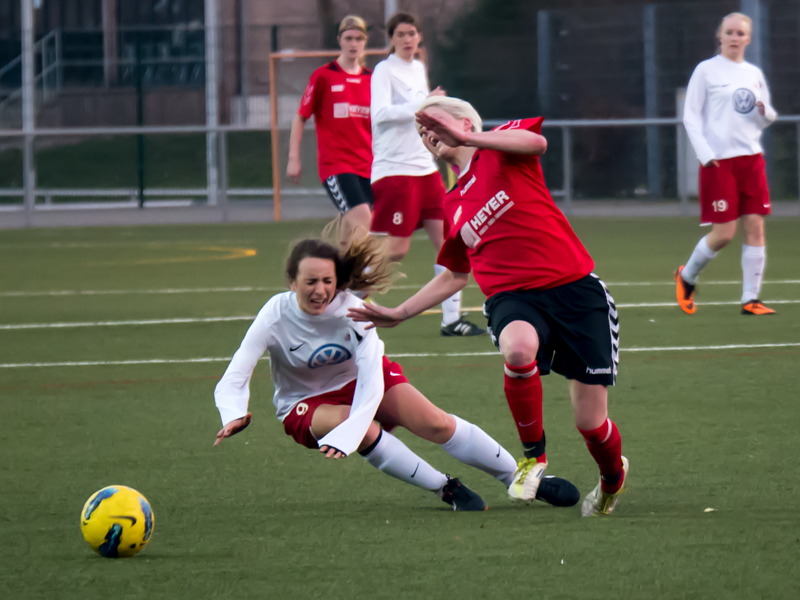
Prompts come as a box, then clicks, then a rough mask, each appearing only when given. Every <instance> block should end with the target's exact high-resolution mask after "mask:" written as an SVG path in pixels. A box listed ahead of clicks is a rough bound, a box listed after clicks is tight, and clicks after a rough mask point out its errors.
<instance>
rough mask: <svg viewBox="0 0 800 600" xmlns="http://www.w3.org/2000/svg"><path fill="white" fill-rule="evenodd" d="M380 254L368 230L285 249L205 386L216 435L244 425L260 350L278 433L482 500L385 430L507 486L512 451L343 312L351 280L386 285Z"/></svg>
mask: <svg viewBox="0 0 800 600" xmlns="http://www.w3.org/2000/svg"><path fill="white" fill-rule="evenodd" d="M388 264H389V261H388V260H387V259H386V257H385V255H384V254H383V253H382V245H381V243H380V242H379V241H377V240H376V239H375V238H366V239H364V240H362V241H353V242H352V243H351V245H350V247H349V249H348V250H347V251H346V252H345V254H344V255H340V253H339V251H338V250H337V249H336V247H335V246H333V245H332V244H328V243H326V242H323V241H320V240H314V239H310V240H303V241H301V242H299V243H298V244H297V245H296V246H295V247H294V248H293V250H292V252H291V254H290V256H289V259H288V261H287V267H286V278H287V280H288V283H289V286H290V288H291V291H288V292H284V293H282V294H278V295H276V296H273V297H272V298H271V299H270V300H269V302H267V303H266V304H265V305H264V307H263V308H262V309H261V311H260V312H259V313H258V316H257V317H256V319H255V321H254V322H253V324H252V325H251V326H250V329H249V330H248V332H247V335H245V338H244V340H243V341H242V344H241V346H240V347H239V350H237V352H236V354H235V355H234V356H233V359H232V360H231V363H230V365H229V366H228V368H227V370H226V371H225V374H224V375H223V377H222V380H221V381H220V382H219V384H218V385H217V387H216V390H215V392H214V396H215V399H216V404H217V408H218V409H219V412H220V416H221V418H222V424H223V428H222V429H221V430H220V431H219V433H218V434H217V440H216V442H215V445H217V444H219V443H220V442H221V441H222V440H223V439H224V438H226V437H229V436H231V435H234V434H236V433H238V432H240V431H242V430H243V429H244V428H245V427H247V426H248V425H249V424H250V420H251V414H250V413H249V412H248V410H247V408H248V402H249V399H250V378H251V377H252V374H253V370H254V369H255V366H256V364H257V362H258V360H259V359H260V358H261V356H262V355H263V354H264V352H269V357H270V366H271V370H272V380H273V383H274V385H275V395H274V398H273V403H274V404H275V407H276V408H277V416H278V418H279V419H280V420H281V421H282V422H283V427H284V430H285V432H286V433H287V434H288V435H291V436H292V437H293V438H294V440H295V441H296V442H298V443H299V444H302V445H304V446H306V447H308V448H312V449H319V450H320V451H321V452H322V453H323V454H324V455H325V457H327V458H334V459H336V458H344V457H346V456H348V455H349V454H351V453H352V452H354V451H356V450H357V451H358V452H359V454H361V455H362V456H363V457H364V459H365V460H366V461H367V462H368V463H369V464H371V465H372V466H374V467H376V468H377V469H379V470H381V471H383V472H384V473H386V474H387V475H391V476H392V477H395V478H397V479H400V480H401V481H405V482H407V483H410V484H412V485H415V486H417V487H420V488H423V489H426V490H429V491H431V492H434V493H436V494H437V495H438V496H439V497H440V498H441V499H442V500H443V501H445V502H447V503H448V504H450V505H452V507H453V509H454V510H462V511H476V510H485V509H486V505H485V503H484V502H483V500H482V499H481V498H480V497H479V496H478V495H477V494H475V493H474V492H472V491H471V490H469V489H467V488H466V487H465V486H464V485H463V484H461V483H460V481H459V480H458V479H450V478H449V477H448V476H446V475H444V474H443V473H441V472H439V471H437V470H436V469H434V468H433V467H431V466H430V465H429V464H428V463H427V462H425V461H424V460H423V459H422V458H420V457H419V456H417V455H416V454H414V452H412V451H411V450H410V449H409V448H408V447H407V446H406V445H405V444H403V442H401V441H400V440H399V439H398V438H396V437H395V436H393V435H392V434H391V433H390V432H391V430H393V429H394V428H395V427H396V426H401V427H405V428H406V429H408V430H409V431H411V432H412V433H414V434H415V435H417V436H419V437H421V438H424V439H426V440H428V441H431V442H433V443H436V444H440V445H441V446H442V448H443V449H444V450H445V451H446V452H447V453H448V454H450V455H451V456H452V457H453V458H455V459H457V460H459V461H461V462H462V463H464V464H468V465H471V466H473V467H476V468H478V469H480V470H482V471H484V472H486V473H488V474H490V475H492V476H493V477H495V478H496V479H497V480H499V481H500V482H502V483H503V484H504V485H505V486H506V487H508V486H509V485H510V484H511V481H512V479H513V477H514V471H515V469H516V464H515V463H514V459H513V458H512V457H511V455H510V454H509V453H508V452H507V451H506V450H505V449H504V448H502V447H501V446H500V444H498V443H497V442H496V441H495V440H494V439H492V438H491V437H490V436H489V435H487V434H486V433H485V432H484V431H483V430H482V429H480V428H479V427H477V426H475V425H473V424H471V423H468V422H467V421H464V420H463V419H460V418H459V417H457V416H455V415H449V414H447V413H445V412H444V411H443V410H441V409H439V408H437V407H436V406H434V405H433V404H432V403H431V402H430V401H429V400H428V399H427V398H426V397H425V396H423V395H422V394H421V393H420V392H419V391H418V390H417V389H416V388H414V387H413V386H412V385H411V384H410V383H409V382H408V379H406V377H405V376H404V375H403V370H402V367H401V366H400V365H399V364H397V363H395V362H392V361H391V360H389V359H388V358H387V357H386V356H385V355H384V353H383V352H384V346H383V342H382V341H381V340H380V338H378V335H377V333H376V332H375V330H374V329H369V330H368V329H366V328H365V326H364V324H362V323H354V322H353V321H352V320H351V319H350V318H349V317H348V316H347V312H348V311H349V310H350V309H352V308H360V307H362V306H363V305H364V303H363V302H362V301H361V300H360V299H359V298H357V297H356V296H354V295H353V294H352V293H351V291H350V290H354V291H366V292H369V291H372V290H374V289H376V288H381V287H383V286H385V285H386V284H387V283H388V280H389V277H390V273H389V270H388ZM367 267H369V268H367ZM379 424H380V425H379ZM537 498H538V499H541V500H543V501H545V502H548V503H550V504H554V505H558V506H572V505H574V504H576V503H577V502H578V499H579V493H578V490H577V488H575V486H574V485H572V484H571V483H569V482H568V481H566V480H564V479H559V478H557V477H554V478H551V479H547V480H545V481H544V485H543V486H540V487H539V493H538V495H537Z"/></svg>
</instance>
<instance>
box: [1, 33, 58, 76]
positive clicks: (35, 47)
mask: <svg viewBox="0 0 800 600" xmlns="http://www.w3.org/2000/svg"><path fill="white" fill-rule="evenodd" d="M56 31H58V30H57V29H53V30H52V31H51V32H50V33H48V34H46V35H45V36H43V37H42V38H41V39H40V40H39V41H38V42H36V43H35V44H34V45H33V51H34V52H36V51H37V50H39V46H41V45H42V44H44V43H45V42H46V41H47V39H48V38H49V37H50V36H55V35H56ZM21 62H22V54H20V55H19V56H17V57H16V58H12V59H11V60H10V61H8V62H7V63H6V64H5V65H4V66H3V67H0V77H2V76H3V75H5V74H6V73H8V72H9V71H10V70H11V69H13V68H14V66H15V65H16V64H17V63H21Z"/></svg>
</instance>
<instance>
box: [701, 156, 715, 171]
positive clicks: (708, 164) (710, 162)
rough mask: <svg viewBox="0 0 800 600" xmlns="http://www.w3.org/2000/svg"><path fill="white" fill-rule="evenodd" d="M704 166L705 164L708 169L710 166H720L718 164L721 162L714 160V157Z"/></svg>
mask: <svg viewBox="0 0 800 600" xmlns="http://www.w3.org/2000/svg"><path fill="white" fill-rule="evenodd" d="M703 166H704V167H705V168H706V169H707V168H709V167H718V166H719V163H718V162H717V161H716V160H714V159H713V158H712V159H711V160H710V161H708V162H707V163H706V164H704V165H703Z"/></svg>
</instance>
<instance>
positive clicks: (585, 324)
mask: <svg viewBox="0 0 800 600" xmlns="http://www.w3.org/2000/svg"><path fill="white" fill-rule="evenodd" d="M542 121H543V119H542V118H536V119H521V120H517V121H510V122H508V123H506V124H504V125H501V126H500V127H497V128H495V129H493V130H492V131H488V132H484V131H482V126H481V118H480V116H479V115H478V113H477V112H476V111H475V109H474V108H473V107H472V106H471V105H470V104H469V103H467V102H464V101H463V100H459V99H457V98H447V97H441V96H436V97H430V98H428V99H427V100H425V102H423V103H422V106H421V107H420V111H419V112H418V113H417V123H418V124H419V131H420V134H421V136H422V138H423V140H424V143H425V145H426V147H427V148H428V149H429V150H430V151H431V152H432V153H434V154H435V155H437V156H439V157H441V158H442V159H444V160H446V161H447V162H448V163H450V164H451V165H453V166H454V167H456V168H457V169H458V183H457V186H456V187H455V188H454V189H453V190H452V191H451V192H450V193H449V194H447V197H446V198H445V200H444V213H445V218H446V219H447V222H449V223H450V224H451V228H450V232H449V235H448V236H447V237H446V239H445V241H444V244H443V246H442V250H441V252H440V253H439V258H438V260H437V262H438V263H439V264H441V265H443V266H444V267H446V270H445V271H444V272H442V273H441V274H440V275H438V276H437V277H436V278H434V279H433V281H431V282H430V283H428V285H426V286H425V287H424V288H422V289H421V290H420V291H419V292H417V293H416V294H415V295H414V296H412V297H411V298H409V299H408V300H406V301H405V302H403V303H402V304H401V305H400V306H398V307H396V308H385V307H381V306H378V305H366V304H365V305H363V306H360V307H354V308H352V309H350V313H349V314H350V315H351V316H352V317H353V319H354V320H356V321H369V322H372V323H373V324H374V325H375V326H380V327H394V326H396V325H398V324H400V323H401V322H402V321H404V320H406V319H409V318H411V317H414V316H415V315H418V314H420V313H421V312H422V311H424V310H427V309H429V308H430V307H432V306H435V305H436V304H437V303H439V302H441V301H442V299H444V298H447V297H448V296H450V295H451V294H452V293H453V292H455V291H458V290H461V289H463V288H464V286H465V285H466V284H467V282H468V281H469V275H470V272H471V273H472V275H473V277H474V278H475V282H476V283H477V284H478V287H480V289H481V292H483V294H484V295H485V296H486V298H487V299H486V302H485V304H484V314H485V315H486V316H487V318H488V319H489V333H490V335H491V336H492V341H493V342H494V343H495V344H496V345H497V346H498V348H499V349H500V352H501V353H502V354H503V357H504V359H505V365H504V367H503V371H504V392H505V396H506V401H507V402H508V406H509V409H510V410H511V414H512V416H513V418H514V423H515V425H516V427H517V432H518V434H519V439H520V441H521V442H522V448H523V452H524V458H523V459H522V460H520V461H519V463H518V464H517V470H516V472H515V475H514V481H513V483H512V484H511V485H510V486H509V488H508V493H509V496H511V498H512V499H515V500H522V501H526V502H527V501H530V500H532V499H533V498H534V497H535V496H536V494H537V490H538V489H539V486H540V484H541V482H542V481H543V479H542V478H543V477H544V473H545V470H546V468H547V455H546V452H545V435H544V429H543V425H542V423H543V421H542V381H541V375H547V374H548V373H549V372H550V371H551V370H553V371H555V372H556V373H559V374H561V375H563V376H564V377H565V378H566V379H567V380H568V381H569V391H570V396H571V398H572V405H573V409H574V413H575V425H576V426H577V428H578V430H579V431H580V433H581V435H582V436H583V438H584V440H585V442H586V445H587V447H588V449H589V453H590V454H591V455H592V458H593V459H594V460H595V462H596V463H597V465H598V467H599V470H600V482H599V483H598V484H597V486H596V487H595V489H594V491H592V492H591V493H590V494H588V495H587V496H586V498H585V499H584V501H583V505H582V507H581V514H582V515H583V516H587V517H588V516H594V515H607V514H609V513H610V512H611V511H613V510H614V507H615V506H616V504H617V501H618V499H619V495H620V494H621V493H622V492H623V491H624V489H625V484H626V481H627V475H628V471H629V468H628V460H627V459H626V458H625V457H624V456H622V438H621V436H620V433H619V430H618V429H617V426H616V424H614V422H613V421H612V420H611V419H610V418H609V416H608V389H607V388H608V386H612V385H614V383H615V381H616V375H617V364H618V362H619V355H618V349H619V317H618V315H617V310H616V307H615V306H614V300H613V298H612V297H611V295H610V294H609V293H608V290H607V289H606V286H605V284H603V282H602V281H600V279H599V278H598V277H597V276H596V275H594V274H593V273H592V270H593V268H594V261H593V260H592V257H591V256H590V255H589V253H588V252H587V251H586V248H584V246H583V244H581V241H580V240H579V239H578V236H577V235H575V232H574V231H573V230H572V228H571V227H570V225H569V222H568V221H567V219H566V217H564V215H563V213H562V212H561V211H560V210H559V209H558V207H557V206H556V205H555V202H553V198H552V197H551V196H550V192H549V191H548V189H547V186H546V184H545V181H544V175H543V174H542V168H541V166H540V164H539V156H540V155H542V154H544V152H545V151H546V149H547V140H545V138H544V137H542V135H541V133H540V131H541V126H542Z"/></svg>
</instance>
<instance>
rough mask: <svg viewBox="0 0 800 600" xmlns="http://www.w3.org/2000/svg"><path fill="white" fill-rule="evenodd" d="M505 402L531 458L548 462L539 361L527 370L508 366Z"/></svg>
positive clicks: (526, 451)
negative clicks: (543, 425) (543, 424)
mask: <svg viewBox="0 0 800 600" xmlns="http://www.w3.org/2000/svg"><path fill="white" fill-rule="evenodd" d="M503 389H504V390H505V392H506V401H507V402H508V408H510V409H511V415H512V416H513V417H514V423H515V424H516V426H517V431H518V432H519V439H520V440H521V441H522V447H523V449H524V450H525V456H526V457H528V458H532V457H534V456H535V457H536V459H537V461H538V462H547V456H546V454H545V448H544V431H543V430H542V378H541V377H540V376H539V369H538V368H536V361H533V362H532V363H531V364H529V365H525V366H524V367H513V366H511V365H509V364H508V363H506V365H505V385H504V386H503Z"/></svg>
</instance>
